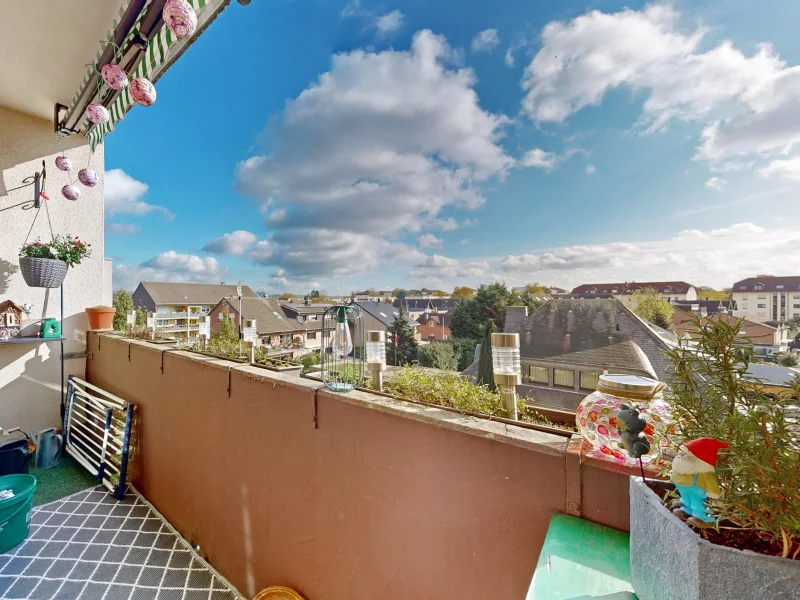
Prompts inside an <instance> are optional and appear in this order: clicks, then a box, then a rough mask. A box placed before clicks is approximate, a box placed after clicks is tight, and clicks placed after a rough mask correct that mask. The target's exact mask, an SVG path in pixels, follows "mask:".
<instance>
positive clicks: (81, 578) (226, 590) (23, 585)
mask: <svg viewBox="0 0 800 600" xmlns="http://www.w3.org/2000/svg"><path fill="white" fill-rule="evenodd" d="M0 598H3V599H6V598H9V599H10V598H36V599H42V600H77V599H80V600H201V599H202V600H244V598H243V596H241V595H240V594H239V593H238V592H237V591H236V590H235V589H234V588H233V587H232V586H231V585H230V584H229V583H228V582H227V581H226V580H225V579H224V578H223V577H222V576H221V575H219V573H217V572H216V571H215V570H214V569H213V568H211V567H210V566H209V564H208V563H207V562H206V561H204V560H203V559H202V558H200V556H199V555H198V554H197V553H196V552H194V551H193V550H192V548H191V547H190V546H189V544H188V543H187V542H186V541H185V540H184V539H183V538H181V537H180V536H179V535H176V533H175V530H174V529H173V528H172V527H171V526H170V525H169V523H167V521H166V520H164V518H163V517H161V515H159V514H158V513H157V512H156V511H155V510H153V509H152V507H151V506H150V505H149V504H148V503H147V502H146V501H145V500H144V498H142V496H141V495H139V493H138V492H136V490H134V489H133V488H130V489H129V493H128V494H127V495H126V496H125V499H124V500H122V501H117V500H116V499H115V498H114V497H113V496H111V495H109V493H108V490H106V489H105V488H103V487H98V488H94V489H92V490H87V491H83V492H78V493H77V494H73V495H72V496H67V497H66V498H62V499H61V500H57V501H56V502H51V503H50V504H45V505H43V506H39V507H37V508H34V509H33V513H32V515H31V530H30V535H29V536H28V539H27V540H26V541H25V542H23V543H22V544H21V545H19V546H17V547H16V548H14V549H13V550H10V551H9V552H8V553H6V554H2V555H0Z"/></svg>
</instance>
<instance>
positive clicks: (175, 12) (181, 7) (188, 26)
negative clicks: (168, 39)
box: [161, 0, 197, 38]
mask: <svg viewBox="0 0 800 600" xmlns="http://www.w3.org/2000/svg"><path fill="white" fill-rule="evenodd" d="M161 14H162V16H163V17H164V23H166V24H167V27H169V28H170V30H172V32H173V33H174V34H175V35H177V36H178V37H179V38H182V37H187V36H190V35H192V34H193V33H194V30H195V29H197V13H195V12H194V9H193V8H192V7H191V6H190V5H189V3H188V2H187V1H186V0H167V2H166V4H164V10H163V11H162V13H161Z"/></svg>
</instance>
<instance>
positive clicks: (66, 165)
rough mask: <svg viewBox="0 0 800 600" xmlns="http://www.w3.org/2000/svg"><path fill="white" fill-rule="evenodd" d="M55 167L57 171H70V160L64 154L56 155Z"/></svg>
mask: <svg viewBox="0 0 800 600" xmlns="http://www.w3.org/2000/svg"><path fill="white" fill-rule="evenodd" d="M56 168H57V169H58V170H59V171H71V170H72V161H71V160H70V159H68V158H67V157H66V156H56Z"/></svg>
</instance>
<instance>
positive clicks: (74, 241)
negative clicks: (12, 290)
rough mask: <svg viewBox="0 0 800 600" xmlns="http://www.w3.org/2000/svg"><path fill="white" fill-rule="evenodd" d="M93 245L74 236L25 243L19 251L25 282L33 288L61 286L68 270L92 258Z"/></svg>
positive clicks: (20, 265)
mask: <svg viewBox="0 0 800 600" xmlns="http://www.w3.org/2000/svg"><path fill="white" fill-rule="evenodd" d="M91 246H92V245H91V244H85V243H84V242H82V241H81V240H80V239H79V238H77V237H75V238H73V237H72V236H71V235H68V236H66V237H61V236H58V235H57V236H55V237H54V238H53V239H52V240H51V241H49V242H43V241H42V240H41V239H38V240H36V241H35V242H32V243H30V244H25V245H24V246H23V247H22V249H21V250H20V252H19V267H20V271H21V272H22V277H23V278H24V279H25V283H27V284H28V285H29V286H30V287H43V288H57V287H60V286H61V284H63V283H64V278H66V276H67V270H68V268H69V267H74V266H75V265H79V264H81V260H83V259H84V258H86V257H88V256H90V255H91V253H92V249H91Z"/></svg>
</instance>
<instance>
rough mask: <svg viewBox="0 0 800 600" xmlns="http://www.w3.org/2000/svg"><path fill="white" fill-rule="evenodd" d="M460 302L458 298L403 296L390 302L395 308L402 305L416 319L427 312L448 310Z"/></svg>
mask: <svg viewBox="0 0 800 600" xmlns="http://www.w3.org/2000/svg"><path fill="white" fill-rule="evenodd" d="M460 302H461V299H460V298H405V299H404V300H400V299H397V300H395V301H394V302H393V303H392V306H394V307H395V308H396V309H398V310H399V309H400V307H401V306H402V307H403V308H404V309H405V311H406V313H407V314H408V316H409V317H411V318H412V319H415V320H416V319H418V318H419V317H420V316H422V314H423V313H427V312H439V313H443V312H450V311H451V310H453V309H454V308H455V307H456V306H458V305H459V304H460Z"/></svg>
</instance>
